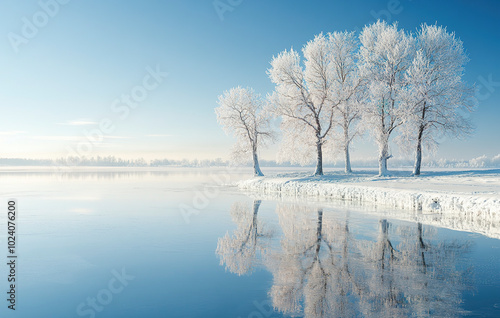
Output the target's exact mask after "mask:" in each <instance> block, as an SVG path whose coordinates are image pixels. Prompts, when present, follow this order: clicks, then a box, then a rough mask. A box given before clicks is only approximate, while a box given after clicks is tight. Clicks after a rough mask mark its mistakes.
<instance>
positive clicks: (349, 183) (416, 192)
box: [238, 169, 500, 237]
mask: <svg viewBox="0 0 500 318" xmlns="http://www.w3.org/2000/svg"><path fill="white" fill-rule="evenodd" d="M238 186H239V188H240V189H242V190H247V191H252V192H257V193H260V194H267V195H277V194H279V195H284V196H288V197H290V196H294V197H299V196H300V197H308V198H312V197H315V198H317V199H318V198H321V199H333V200H343V201H350V202H357V203H361V204H369V205H371V206H373V205H376V206H380V207H390V208H396V209H404V210H409V211H417V212H419V213H421V216H420V218H421V219H427V222H424V223H432V222H431V221H432V220H433V219H436V218H439V219H440V222H443V221H444V222H445V223H446V224H443V225H444V226H445V227H450V228H455V229H462V230H466V231H473V232H480V233H484V234H487V235H488V236H495V237H496V236H497V235H498V236H499V237H500V228H497V225H499V224H500V169H484V170H466V171H464V170H445V169H440V170H434V171H427V172H423V173H422V175H421V176H420V177H412V176H410V173H409V172H408V171H393V172H392V173H391V176H387V177H377V176H376V172H375V170H363V171H357V172H354V173H353V174H351V175H346V174H345V173H343V172H341V171H331V172H327V173H326V174H325V176H323V177H313V176H310V172H296V173H278V174H274V175H272V176H267V177H258V178H253V179H250V180H246V181H241V182H239V183H238ZM443 215H444V217H443ZM457 222H458V223H457ZM460 222H462V223H464V224H459V223H460ZM495 224H496V225H495ZM485 226H486V227H485ZM490 227H494V229H490ZM479 228H480V229H479ZM485 232H488V233H485Z"/></svg>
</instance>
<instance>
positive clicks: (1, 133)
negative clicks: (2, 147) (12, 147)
mask: <svg viewBox="0 0 500 318" xmlns="http://www.w3.org/2000/svg"><path fill="white" fill-rule="evenodd" d="M26 133H27V132H26V131H20V130H10V131H0V136H14V135H21V134H26Z"/></svg>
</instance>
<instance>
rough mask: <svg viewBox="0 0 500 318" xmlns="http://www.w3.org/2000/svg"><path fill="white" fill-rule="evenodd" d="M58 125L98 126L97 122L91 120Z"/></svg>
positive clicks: (71, 121)
mask: <svg viewBox="0 0 500 318" xmlns="http://www.w3.org/2000/svg"><path fill="white" fill-rule="evenodd" d="M58 125H65V126H93V125H97V122H95V121H90V120H70V121H67V122H65V123H58Z"/></svg>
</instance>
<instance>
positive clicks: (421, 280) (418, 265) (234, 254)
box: [217, 201, 471, 317]
mask: <svg viewBox="0 0 500 318" xmlns="http://www.w3.org/2000/svg"><path fill="white" fill-rule="evenodd" d="M259 206H260V201H255V202H254V205H253V209H251V208H250V207H249V206H245V205H244V204H241V203H236V204H235V205H233V207H232V209H231V215H232V216H233V220H234V221H235V223H236V224H237V229H236V230H235V231H234V232H233V234H232V235H231V236H230V235H229V234H226V235H225V236H224V237H223V238H221V239H219V243H218V246H217V254H218V255H219V256H220V259H221V264H222V265H225V266H226V268H227V269H228V270H229V271H231V272H233V273H236V274H238V275H241V274H244V273H247V272H248V271H250V269H251V268H252V264H254V263H255V262H256V258H258V257H259V255H258V253H256V251H257V250H260V252H261V253H260V256H261V258H262V260H263V264H264V266H265V267H266V268H267V269H268V270H269V271H270V272H271V273H272V275H273V285H272V287H271V289H270V291H269V295H270V297H271V300H272V303H273V306H274V308H275V309H276V310H278V311H280V312H282V313H284V314H286V315H291V316H301V315H304V316H305V317H354V316H364V317H407V316H410V315H414V316H417V317H426V316H445V317H453V316H458V315H462V314H464V312H462V311H461V309H460V304H461V301H462V294H463V291H464V290H466V289H468V288H469V286H470V285H471V280H470V269H469V268H466V267H464V266H461V264H460V260H462V259H463V254H464V253H467V252H468V251H469V247H470V244H469V243H468V242H458V241H451V242H450V241H443V240H437V239H433V235H434V234H435V233H434V232H435V231H434V232H433V228H430V227H429V228H427V227H425V228H424V227H423V226H422V224H420V223H416V224H410V223H405V225H401V224H399V223H397V224H396V223H391V222H390V221H388V220H386V219H382V220H380V221H379V222H378V225H377V227H376V228H377V229H376V231H372V232H371V233H364V232H363V233H360V231H355V232H351V229H350V226H349V213H348V212H345V213H344V214H343V215H342V217H339V214H338V213H333V211H324V210H323V209H322V208H315V207H310V206H302V205H298V204H284V203H279V204H278V206H277V209H276V213H277V214H278V217H279V224H280V227H281V230H282V233H283V234H282V236H281V238H280V242H279V243H280V244H279V245H278V244H272V243H273V242H272V241H273V240H276V239H277V238H275V237H273V236H272V235H271V232H269V231H267V232H266V231H263V230H262V226H261V225H260V223H259V222H258V218H257V215H258V209H259ZM329 212H331V213H329ZM365 228H366V227H363V229H365ZM364 231H366V230H364ZM462 265H463V264H462Z"/></svg>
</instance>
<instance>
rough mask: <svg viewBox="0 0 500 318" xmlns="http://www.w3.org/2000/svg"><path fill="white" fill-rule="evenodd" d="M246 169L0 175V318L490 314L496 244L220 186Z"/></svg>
mask: <svg viewBox="0 0 500 318" xmlns="http://www.w3.org/2000/svg"><path fill="white" fill-rule="evenodd" d="M249 172H250V171H249V170H243V171H235V170H231V171H227V170H225V169H208V168H207V169H183V168H171V169H147V170H141V169H136V170H128V169H94V170H92V171H86V170H78V171H74V172H71V173H66V174H62V175H61V174H55V173H51V172H49V171H44V169H38V170H36V171H30V170H16V169H13V170H9V171H6V170H3V172H1V173H0V193H1V196H2V198H3V202H4V203H3V204H4V206H5V208H4V209H5V211H6V209H7V199H10V198H15V199H17V200H18V209H19V219H18V236H19V237H18V241H17V245H18V247H17V249H18V268H17V270H18V272H17V275H18V285H17V309H16V312H14V313H13V312H11V311H10V310H8V309H7V305H8V303H7V301H5V300H4V301H2V303H3V305H2V306H1V307H0V316H1V317H54V318H58V317H61V318H63V317H64V318H66V317H94V316H95V317H217V318H219V317H234V318H238V317H241V318H246V317H289V316H295V317H335V316H339V317H351V316H373V317H399V316H402V317H407V316H413V317H418V316H422V317H425V316H446V317H450V316H451V317H453V316H459V317H460V316H476V317H499V316H500V240H498V239H495V238H490V237H487V236H483V235H482V234H478V233H471V232H462V231H456V230H453V229H449V228H448V229H445V228H440V227H438V226H435V225H429V223H428V224H426V223H425V222H424V223H418V222H412V221H411V220H412V218H411V217H402V218H399V217H395V216H397V215H398V213H407V212H404V211H395V210H392V211H385V210H384V209H376V210H373V211H372V210H369V209H370V208H367V207H362V206H359V207H357V206H355V205H344V204H342V203H339V202H315V201H314V200H305V199H304V200H301V199H285V198H273V197H260V196H259V195H257V194H251V195H250V196H249V195H247V194H245V193H243V192H241V191H240V190H238V188H237V187H235V186H230V184H234V183H235V182H237V181H239V180H243V179H246V178H248V176H249ZM6 222H7V220H6V217H5V214H4V216H3V217H2V218H1V221H0V229H1V232H0V238H1V239H0V244H3V245H4V248H2V249H1V250H3V251H4V253H2V254H0V257H1V258H2V260H3V261H2V264H5V263H6V256H7V252H6V250H7V248H6V247H7V243H6V236H7V233H6ZM467 222H468V220H463V221H462V222H461V223H467ZM430 223H432V222H430ZM478 226H480V225H477V224H475V226H474V227H471V228H478ZM484 226H488V227H491V226H492V225H491V224H487V225H484ZM447 227H449V226H447ZM463 228H468V227H467V226H464V227H463ZM478 231H481V230H480V229H479V230H478ZM483 233H488V232H487V231H483ZM0 273H2V275H3V276H5V277H4V278H2V277H0V282H2V283H0V290H1V291H2V293H3V294H4V295H5V293H6V292H7V287H8V286H7V280H6V278H7V266H6V265H2V267H1V269H0ZM273 307H274V308H275V309H274V310H273V309H272V308H273Z"/></svg>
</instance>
